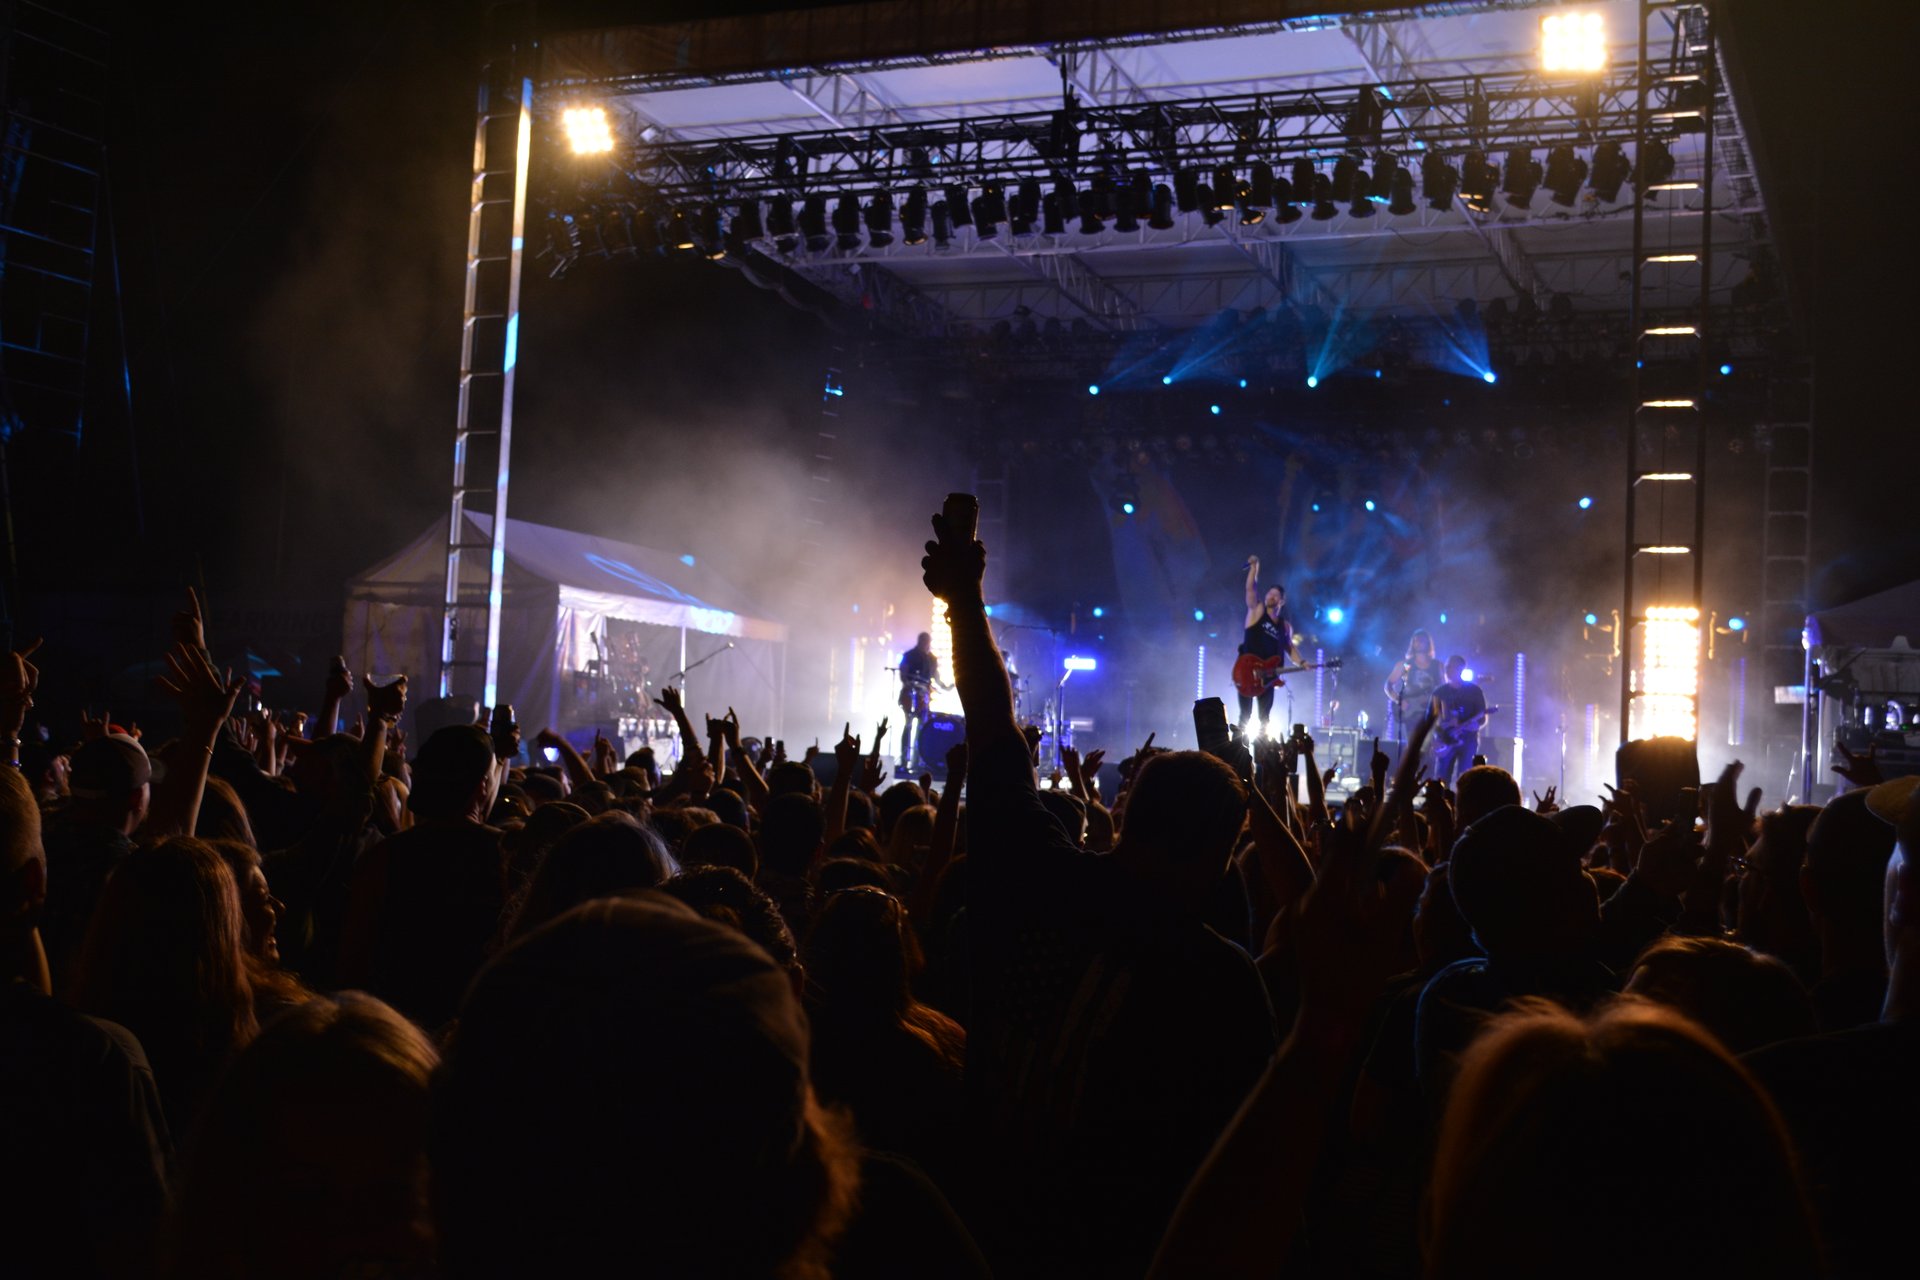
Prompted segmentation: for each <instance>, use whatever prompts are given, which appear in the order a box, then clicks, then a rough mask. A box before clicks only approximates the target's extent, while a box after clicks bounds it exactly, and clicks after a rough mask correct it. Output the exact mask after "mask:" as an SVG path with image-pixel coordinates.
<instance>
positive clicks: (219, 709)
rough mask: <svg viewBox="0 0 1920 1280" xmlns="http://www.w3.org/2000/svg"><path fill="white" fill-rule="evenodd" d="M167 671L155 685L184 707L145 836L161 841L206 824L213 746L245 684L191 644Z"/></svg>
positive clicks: (170, 659) (170, 658) (176, 653)
mask: <svg viewBox="0 0 1920 1280" xmlns="http://www.w3.org/2000/svg"><path fill="white" fill-rule="evenodd" d="M167 668H168V674H167V675H164V676H158V677H155V680H154V683H155V685H157V686H158V687H159V689H160V691H161V692H162V693H165V694H166V695H167V696H168V697H170V698H172V699H173V700H174V701H175V702H178V703H179V704H180V737H179V738H178V739H177V740H176V741H175V743H174V746H173V750H172V752H171V753H169V757H170V758H169V759H168V761H167V765H168V768H167V773H166V778H165V779H164V780H163V781H162V782H161V783H160V785H159V786H158V787H156V788H155V789H154V793H153V806H152V808H150V809H149V810H148V811H147V820H146V822H145V823H143V824H142V825H141V828H140V831H141V834H142V835H143V836H150V837H153V838H156V839H165V838H166V837H167V836H190V835H192V834H193V829H194V827H195V825H196V824H198V822H199V821H200V797H201V794H202V792H204V791H205V790H206V786H207V767H208V766H209V765H210V764H212V763H213V744H214V741H215V739H216V738H218V737H219V734H220V731H221V729H222V728H223V727H224V726H225V725H226V723H227V717H228V716H229V715H231V714H232V713H233V700H234V698H236V697H238V696H239V693H240V686H241V683H242V681H241V680H240V679H239V678H238V677H236V676H234V675H232V674H231V673H229V674H228V675H227V676H226V677H225V678H224V679H223V678H222V676H221V674H220V673H219V672H218V671H215V670H214V669H213V664H212V663H211V662H209V661H208V660H207V654H206V650H205V649H196V648H194V647H193V646H191V645H187V644H176V645H174V647H173V649H172V651H171V652H169V653H168V654H167Z"/></svg>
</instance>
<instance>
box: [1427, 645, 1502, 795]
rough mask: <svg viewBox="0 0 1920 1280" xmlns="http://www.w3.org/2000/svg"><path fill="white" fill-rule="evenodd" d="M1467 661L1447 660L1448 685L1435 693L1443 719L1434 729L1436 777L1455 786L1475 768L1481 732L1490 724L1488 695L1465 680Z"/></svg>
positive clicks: (1437, 705) (1458, 657)
mask: <svg viewBox="0 0 1920 1280" xmlns="http://www.w3.org/2000/svg"><path fill="white" fill-rule="evenodd" d="M1466 669H1467V660H1466V659H1465V658H1462V657H1460V656H1459V655H1458V654H1455V655H1454V656H1453V657H1451V658H1448V659H1447V679H1446V683H1445V684H1442V685H1441V686H1440V687H1439V688H1437V689H1435V690H1434V691H1433V701H1434V704H1435V706H1436V707H1437V708H1438V710H1439V717H1438V719H1437V720H1436V721H1435V722H1434V726H1433V741H1434V760H1433V776H1434V777H1436V778H1438V779H1440V780H1441V781H1442V782H1444V783H1446V784H1447V785H1448V786H1451V785H1453V780H1454V778H1456V777H1457V776H1459V775H1460V774H1462V773H1464V772H1466V770H1467V769H1468V768H1470V767H1471V765H1472V762H1473V758H1474V756H1476V755H1477V754H1479V751H1480V730H1481V728H1482V727H1483V726H1484V725H1485V724H1486V723H1487V714H1488V713H1487V695H1486V694H1485V693H1483V692H1481V690H1480V686H1479V685H1477V684H1473V683H1471V682H1469V681H1467V680H1465V679H1463V678H1462V673H1463V672H1465V671H1466Z"/></svg>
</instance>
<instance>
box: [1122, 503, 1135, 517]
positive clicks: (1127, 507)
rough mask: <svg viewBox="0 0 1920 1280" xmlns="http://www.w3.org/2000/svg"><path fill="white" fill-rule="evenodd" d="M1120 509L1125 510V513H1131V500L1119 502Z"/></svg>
mask: <svg viewBox="0 0 1920 1280" xmlns="http://www.w3.org/2000/svg"><path fill="white" fill-rule="evenodd" d="M1120 510H1121V511H1123V512H1125V513H1126V514H1127V515H1132V514H1133V504H1132V503H1131V502H1123V503H1121V504H1120Z"/></svg>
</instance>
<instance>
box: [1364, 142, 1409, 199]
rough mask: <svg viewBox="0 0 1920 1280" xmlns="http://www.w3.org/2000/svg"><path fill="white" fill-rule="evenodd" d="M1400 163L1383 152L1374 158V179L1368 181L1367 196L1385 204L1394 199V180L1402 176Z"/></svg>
mask: <svg viewBox="0 0 1920 1280" xmlns="http://www.w3.org/2000/svg"><path fill="white" fill-rule="evenodd" d="M1400 172H1401V170H1400V161H1399V160H1398V159H1397V158H1395V157H1394V156H1391V155H1388V154H1387V153H1386V152H1384V151H1383V152H1381V153H1380V154H1379V155H1377V156H1375V157H1374V158H1373V177H1372V178H1370V179H1368V180H1367V195H1368V196H1370V197H1372V198H1373V200H1374V201H1375V202H1376V203H1380V204H1384V203H1386V202H1387V201H1388V200H1390V199H1392V198H1393V184H1394V180H1395V179H1397V178H1398V177H1399V176H1400Z"/></svg>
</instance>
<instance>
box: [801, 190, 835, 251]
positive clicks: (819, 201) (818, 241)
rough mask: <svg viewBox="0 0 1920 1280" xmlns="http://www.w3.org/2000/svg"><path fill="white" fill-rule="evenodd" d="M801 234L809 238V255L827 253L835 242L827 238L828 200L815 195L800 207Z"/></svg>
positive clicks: (822, 196) (809, 197)
mask: <svg viewBox="0 0 1920 1280" xmlns="http://www.w3.org/2000/svg"><path fill="white" fill-rule="evenodd" d="M800 234H801V235H803V236H805V237H806V238H807V252H808V253H825V252H826V250H827V246H828V245H830V244H832V243H833V241H832V240H830V239H828V238H827V198H826V197H825V196H824V195H820V194H817V193H816V194H814V195H810V196H808V197H807V198H806V200H805V201H804V202H803V203H802V204H801V206H800Z"/></svg>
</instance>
